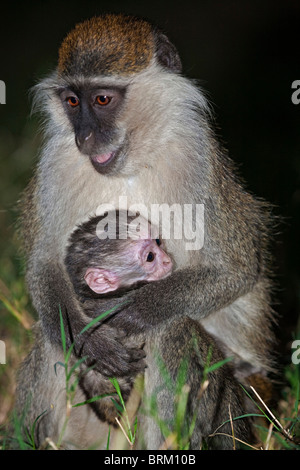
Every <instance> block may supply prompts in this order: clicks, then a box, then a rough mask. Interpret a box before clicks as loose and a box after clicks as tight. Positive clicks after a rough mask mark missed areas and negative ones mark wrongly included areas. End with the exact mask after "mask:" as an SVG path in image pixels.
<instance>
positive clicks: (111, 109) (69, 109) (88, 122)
mask: <svg viewBox="0 0 300 470" xmlns="http://www.w3.org/2000/svg"><path fill="white" fill-rule="evenodd" d="M57 93H58V95H59V97H60V100H61V103H62V106H63V108H64V110H65V112H66V114H67V116H68V119H69V121H70V123H71V125H72V127H73V129H74V134H75V142H76V145H77V147H78V149H79V151H80V152H81V153H83V154H84V155H87V156H89V158H90V160H91V163H92V165H93V166H94V168H95V169H96V170H97V171H98V172H99V173H103V174H105V173H108V172H111V171H112V170H113V169H114V167H115V166H116V165H117V163H118V164H120V161H119V160H120V159H122V156H124V148H125V146H126V138H125V137H124V136H123V134H122V132H120V129H119V128H118V127H117V125H116V119H117V117H118V116H119V114H120V111H121V110H122V107H123V104H124V100H125V94H126V87H121V86H119V87H117V86H114V87H99V85H95V84H94V85H92V84H90V85H87V84H85V85H82V86H69V87H62V88H60V89H58V90H57Z"/></svg>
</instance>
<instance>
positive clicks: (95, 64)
mask: <svg viewBox="0 0 300 470" xmlns="http://www.w3.org/2000/svg"><path fill="white" fill-rule="evenodd" d="M180 72H181V63H180V59H179V57H178V54H177V51H176V49H175V48H174V46H173V45H172V44H171V43H170V42H169V40H168V39H167V38H166V36H165V35H163V34H162V33H161V32H159V31H158V30H157V29H156V28H153V27H152V26H150V25H149V24H148V23H147V22H145V21H143V20H137V19H134V18H131V17H126V16H122V15H105V16H103V17H99V18H93V19H91V20H88V21H85V22H84V23H82V24H79V25H77V26H76V27H75V29H74V30H73V31H71V33H70V34H69V35H68V36H67V37H66V39H65V40H64V42H63V44H62V46H61V48H60V51H59V61H58V67H57V70H56V71H55V72H54V74H53V75H52V76H51V77H49V78H48V79H45V80H43V81H42V82H41V83H40V84H39V85H38V86H37V88H36V98H35V102H36V104H37V105H38V106H41V108H42V109H43V111H44V112H45V114H46V116H47V125H46V137H47V142H46V144H45V146H44V150H43V152H42V156H41V160H40V163H39V165H38V168H37V171H36V175H35V177H34V179H33V180H32V182H31V184H30V185H29V188H28V190H27V193H26V195H25V199H24V217H23V230H24V233H25V235H26V237H25V241H26V248H27V255H28V268H27V282H28V286H29V290H30V292H31V296H32V299H33V304H34V306H35V308H36V309H37V311H38V312H39V314H40V318H41V324H42V330H41V332H40V334H41V335H42V337H44V340H45V342H46V343H47V344H52V345H54V346H55V347H57V346H56V345H58V344H59V343H60V326H59V307H60V308H61V310H62V313H63V316H64V322H65V327H66V330H67V331H68V332H69V335H68V337H67V339H68V344H71V342H72V341H73V340H75V341H76V342H77V349H76V350H75V352H76V353H77V354H78V355H89V356H90V357H91V358H92V359H94V360H95V361H97V362H96V366H97V369H98V370H99V371H101V372H102V373H103V374H106V375H116V376H121V375H122V374H123V375H126V374H128V373H130V371H131V367H132V364H134V362H129V360H131V359H133V360H135V358H136V355H135V354H136V351H135V350H134V349H130V348H128V349H126V348H124V347H122V346H121V345H120V342H119V341H118V331H119V329H122V330H125V332H126V333H128V334H130V333H132V332H134V333H139V332H144V331H146V332H147V331H151V330H153V329H155V326H156V325H158V324H159V323H161V322H164V323H165V324H166V322H167V321H170V322H171V321H172V318H173V317H180V316H181V315H182V314H183V312H185V313H186V314H188V316H189V317H191V318H192V319H195V320H198V321H200V322H201V323H202V324H203V326H204V327H205V328H206V329H207V330H208V331H209V332H210V333H212V334H213V335H214V336H215V338H217V341H218V342H219V344H220V345H221V347H222V349H223V350H224V351H225V353H228V352H229V353H230V354H233V355H234V356H235V358H236V362H237V364H239V363H240V364H244V363H247V364H251V367H250V369H251V370H255V371H265V370H268V369H269V367H270V358H269V348H270V341H271V339H272V335H271V333H270V319H271V318H272V312H271V309H270V306H269V281H268V279H267V225H268V215H267V214H266V212H265V210H264V207H263V204H262V203H261V202H259V201H258V200H256V199H255V198H253V197H252V196H250V195H249V194H248V193H247V192H246V191H245V190H244V188H243V187H242V186H241V185H240V183H239V182H238V180H237V179H236V177H235V176H234V174H233V168H232V164H231V162H230V160H229V159H228V158H227V156H226V154H225V152H224V150H223V149H221V148H220V146H219V145H218V143H217V142H216V139H215V137H214V134H213V131H212V130H211V127H210V125H209V122H208V107H207V105H206V102H205V99H204V97H203V95H202V93H201V91H199V90H198V89H197V88H196V87H195V86H194V84H193V83H191V82H190V81H189V80H188V79H186V78H184V77H182V76H181V75H180ZM119 196H126V197H127V202H128V205H129V206H130V205H131V204H133V203H137V202H138V203H140V204H144V205H145V206H146V208H148V209H149V213H150V206H151V204H168V205H169V206H172V205H173V204H174V203H176V204H180V205H181V206H183V205H184V204H192V205H195V204H200V203H202V204H205V226H204V229H205V243H204V246H203V248H202V249H201V250H198V251H188V250H186V245H185V243H186V241H185V240H178V239H174V238H173V239H170V240H166V249H167V251H168V252H169V253H170V254H171V255H172V257H173V259H174V260H175V264H176V270H175V272H174V273H173V274H172V275H171V276H170V277H169V278H166V279H164V280H161V281H159V282H157V283H152V284H149V285H146V286H144V287H143V288H142V289H140V290H139V291H138V292H135V294H134V297H131V296H130V294H129V296H128V299H129V300H132V302H129V303H128V304H126V306H123V309H122V310H121V311H120V312H118V314H117V315H115V316H114V317H112V318H111V319H110V320H109V322H107V323H106V325H104V326H101V328H98V329H97V330H96V331H93V334H92V335H89V337H88V338H87V337H84V336H82V337H80V338H81V343H80V344H79V340H80V338H79V337H78V334H79V332H80V331H81V330H82V328H83V327H84V326H85V325H86V323H88V321H89V320H90V319H89V318H87V317H85V316H84V314H83V312H82V311H81V310H80V307H79V305H78V304H77V303H76V301H75V298H74V296H73V295H72V290H71V286H70V283H69V280H68V279H67V276H66V273H65V270H64V268H63V259H64V256H65V250H66V244H67V240H68V237H69V234H70V233H71V231H72V229H73V227H74V226H75V225H76V224H78V223H80V222H82V221H83V220H86V219H87V218H88V217H89V216H90V215H91V214H94V213H95V212H96V209H97V207H98V206H99V205H101V204H103V203H110V204H113V205H114V206H115V207H117V206H118V203H119ZM194 222H195V223H196V224H197V223H199V221H197V220H195V221H194ZM201 222H202V221H201ZM200 225H201V223H200ZM197 229H198V230H203V227H202V226H198V227H197ZM116 303H118V299H116ZM170 333H171V332H170ZM87 339H88V340H87ZM78 344H79V346H78ZM111 357H114V361H113V364H112V363H111ZM245 369H246V370H247V373H249V367H245Z"/></svg>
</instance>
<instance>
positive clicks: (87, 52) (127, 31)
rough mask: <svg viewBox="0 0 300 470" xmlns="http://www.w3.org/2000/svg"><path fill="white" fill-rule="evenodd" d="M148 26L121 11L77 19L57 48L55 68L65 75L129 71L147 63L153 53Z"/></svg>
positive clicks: (151, 34) (139, 68)
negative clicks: (116, 13)
mask: <svg viewBox="0 0 300 470" xmlns="http://www.w3.org/2000/svg"><path fill="white" fill-rule="evenodd" d="M154 48H155V45H154V36H153V32H152V27H151V25H150V24H149V23H147V22H146V21H144V20H141V19H136V18H134V17H130V16H124V15H104V16H99V17H94V18H91V19H89V20H86V21H84V22H83V23H79V24H78V25H76V26H75V28H74V29H73V30H72V31H71V32H70V33H69V34H68V35H67V37H66V38H65V40H64V41H63V43H62V45H61V47H60V50H59V60H58V70H59V72H60V73H61V74H67V75H75V74H76V75H78V74H84V75H87V74H88V75H93V74H104V75H110V74H131V73H135V72H138V71H140V70H141V69H143V68H145V67H147V65H148V64H149V62H150V60H151V58H152V56H153V53H154Z"/></svg>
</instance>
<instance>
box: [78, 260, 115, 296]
mask: <svg viewBox="0 0 300 470" xmlns="http://www.w3.org/2000/svg"><path fill="white" fill-rule="evenodd" d="M84 279H85V281H86V283H87V285H88V286H89V288H90V289H92V291H94V292H96V293H97V294H105V293H106V292H111V291H113V290H116V289H118V287H119V286H120V281H119V278H118V276H117V275H116V274H115V273H113V272H112V271H109V270H107V269H102V268H94V267H93V268H88V269H87V271H86V273H85V276H84Z"/></svg>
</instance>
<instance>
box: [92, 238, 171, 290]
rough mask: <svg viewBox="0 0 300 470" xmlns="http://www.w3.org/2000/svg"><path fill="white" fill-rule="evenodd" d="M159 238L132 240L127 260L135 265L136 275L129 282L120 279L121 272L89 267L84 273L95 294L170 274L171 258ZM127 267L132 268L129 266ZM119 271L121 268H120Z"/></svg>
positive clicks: (155, 279)
mask: <svg viewBox="0 0 300 470" xmlns="http://www.w3.org/2000/svg"><path fill="white" fill-rule="evenodd" d="M159 245H160V241H159V240H152V239H149V238H148V239H143V238H140V239H137V240H132V241H131V243H130V245H129V249H128V262H129V264H131V266H136V267H137V270H136V276H132V277H130V283H128V282H127V283H126V282H124V281H123V280H122V274H117V273H114V272H113V271H110V270H108V269H103V268H98V267H91V268H88V269H87V271H86V274H85V277H84V278H85V281H86V283H87V284H88V286H89V287H90V288H91V289H92V290H93V291H94V292H96V293H97V294H105V293H107V292H111V291H114V290H116V289H118V288H120V287H126V286H128V285H131V284H134V283H135V282H138V281H157V280H159V279H163V278H165V277H167V276H168V275H169V274H171V271H172V267H173V264H172V260H171V258H170V257H169V256H168V255H167V254H166V253H165V252H164V250H163V249H162V248H161V246H159ZM129 269H134V268H132V267H131V268H130V267H128V270H129ZM119 271H121V268H120V270H119Z"/></svg>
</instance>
